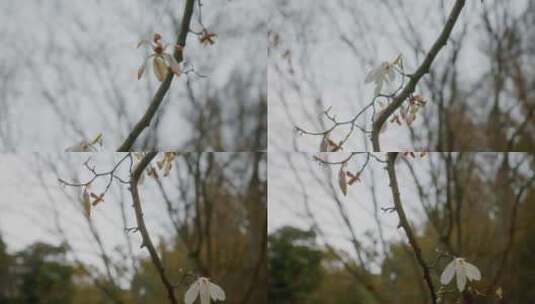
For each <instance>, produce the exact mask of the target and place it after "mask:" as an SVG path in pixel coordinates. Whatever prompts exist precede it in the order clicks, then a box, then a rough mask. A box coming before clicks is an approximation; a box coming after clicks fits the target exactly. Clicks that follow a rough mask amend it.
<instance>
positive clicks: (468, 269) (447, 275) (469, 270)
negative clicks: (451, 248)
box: [440, 258, 481, 292]
mask: <svg viewBox="0 0 535 304" xmlns="http://www.w3.org/2000/svg"><path fill="white" fill-rule="evenodd" d="M454 275H456V276H457V289H459V291H460V292H462V291H463V290H464V288H465V287H466V280H467V279H468V281H473V280H475V281H479V280H481V272H479V269H477V267H476V266H474V265H472V264H470V263H468V262H466V261H465V260H464V259H463V258H454V259H453V261H451V262H450V263H449V264H448V266H446V268H444V271H443V272H442V275H441V276H440V283H442V285H447V284H449V282H450V281H451V280H452V279H453V276H454Z"/></svg>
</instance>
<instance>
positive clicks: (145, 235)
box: [130, 152, 178, 304]
mask: <svg viewBox="0 0 535 304" xmlns="http://www.w3.org/2000/svg"><path fill="white" fill-rule="evenodd" d="M157 154H158V152H149V153H148V154H147V155H145V157H143V159H141V161H140V162H139V164H138V165H137V167H136V168H135V169H134V172H133V173H132V177H131V179H130V192H131V193H132V201H133V204H134V210H135V212H136V221H137V226H138V230H139V232H140V233H141V237H142V239H143V243H142V244H141V247H146V248H147V250H148V251H149V254H150V258H151V260H152V264H154V266H155V267H156V270H157V271H158V274H159V275H160V279H161V280H162V283H163V284H164V285H165V288H166V289H167V295H168V297H169V301H170V303H172V304H178V301H177V299H176V296H175V290H174V287H173V284H171V282H170V281H169V278H168V277H167V275H166V274H165V268H164V267H163V264H162V261H161V260H160V257H159V256H158V252H157V251H156V248H155V247H154V244H153V243H152V240H151V238H150V235H149V232H148V230H147V226H146V225H145V220H144V219H143V209H142V208H141V200H140V198H139V190H138V183H139V178H140V177H141V174H142V173H143V171H144V170H145V168H147V166H148V165H149V163H150V162H151V161H152V160H153V159H154V157H156V155H157Z"/></svg>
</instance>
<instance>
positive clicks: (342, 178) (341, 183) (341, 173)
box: [338, 166, 347, 196]
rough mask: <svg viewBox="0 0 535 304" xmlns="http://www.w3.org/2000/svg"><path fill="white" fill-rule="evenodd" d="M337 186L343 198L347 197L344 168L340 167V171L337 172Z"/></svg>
mask: <svg viewBox="0 0 535 304" xmlns="http://www.w3.org/2000/svg"><path fill="white" fill-rule="evenodd" d="M338 186H340V190H342V193H343V194H344V196H345V195H347V181H346V173H345V172H344V166H340V171H338Z"/></svg>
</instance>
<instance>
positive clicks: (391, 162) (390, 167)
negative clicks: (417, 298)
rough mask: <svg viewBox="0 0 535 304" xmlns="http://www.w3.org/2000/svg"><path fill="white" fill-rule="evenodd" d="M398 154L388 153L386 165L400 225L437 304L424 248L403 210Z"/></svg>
mask: <svg viewBox="0 0 535 304" xmlns="http://www.w3.org/2000/svg"><path fill="white" fill-rule="evenodd" d="M397 155H398V153H397V152H391V153H388V162H387V165H386V170H387V172H388V178H389V179H390V189H391V190H392V197H393V200H394V206H395V210H396V213H397V214H398V217H399V226H400V227H402V228H403V230H405V234H406V235H407V238H408V239H409V244H410V245H411V247H412V249H413V250H414V254H415V255H416V260H417V261H418V264H420V266H421V267H422V270H423V272H424V279H425V282H426V284H427V287H428V288H429V293H430V294H431V300H432V303H433V304H436V303H437V296H436V294H435V287H434V286H433V281H432V280H431V273H430V271H429V267H428V266H427V264H426V263H425V261H424V258H423V256H422V250H421V249H420V246H419V245H418V242H417V241H416V237H415V236H414V233H413V231H412V228H411V226H410V224H409V221H408V220H407V216H406V215H405V211H404V210H403V206H402V205H401V198H400V195H399V187H398V181H397V178H396V169H395V168H394V166H395V162H396V157H397Z"/></svg>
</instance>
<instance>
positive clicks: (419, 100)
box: [390, 94, 427, 126]
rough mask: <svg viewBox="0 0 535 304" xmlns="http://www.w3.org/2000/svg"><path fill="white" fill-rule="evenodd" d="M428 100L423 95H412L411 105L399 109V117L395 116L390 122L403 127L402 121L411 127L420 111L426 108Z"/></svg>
mask: <svg viewBox="0 0 535 304" xmlns="http://www.w3.org/2000/svg"><path fill="white" fill-rule="evenodd" d="M426 103H427V100H426V99H425V97H424V96H422V95H419V94H418V95H412V96H411V97H410V98H409V104H408V105H406V106H401V107H400V109H399V115H394V116H393V117H392V119H391V120H390V122H391V123H394V122H395V123H397V124H398V125H402V123H401V122H402V121H405V123H406V124H407V126H410V125H411V124H412V123H413V122H414V120H415V119H416V114H417V113H418V111H419V110H420V109H421V108H423V107H424V106H425V104H426Z"/></svg>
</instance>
